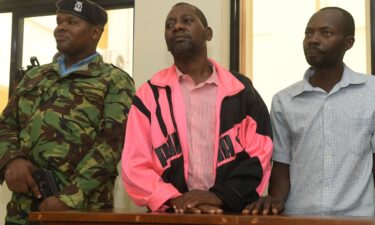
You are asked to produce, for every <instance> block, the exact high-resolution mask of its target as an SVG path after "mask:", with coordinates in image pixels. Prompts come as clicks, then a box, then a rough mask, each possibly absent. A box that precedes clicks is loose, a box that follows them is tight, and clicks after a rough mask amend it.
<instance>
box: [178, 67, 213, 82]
mask: <svg viewBox="0 0 375 225" xmlns="http://www.w3.org/2000/svg"><path fill="white" fill-rule="evenodd" d="M175 67H176V74H177V76H178V79H179V80H181V79H182V77H183V76H188V75H187V74H183V73H182V72H181V71H180V70H179V69H178V68H177V66H175ZM210 67H211V68H212V74H211V76H210V77H209V78H208V79H207V80H206V81H204V82H203V83H202V84H215V85H217V84H218V80H217V79H218V78H217V72H216V68H215V66H214V65H212V64H211V63H210Z"/></svg>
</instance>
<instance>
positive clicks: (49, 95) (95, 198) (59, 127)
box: [0, 55, 135, 224]
mask: <svg viewBox="0 0 375 225" xmlns="http://www.w3.org/2000/svg"><path fill="white" fill-rule="evenodd" d="M58 68H59V66H58V64H57V63H51V64H47V65H43V66H39V67H35V68H33V69H32V70H30V71H28V72H27V73H26V75H25V77H24V78H23V79H22V80H21V82H20V83H19V85H18V87H17V88H16V90H15V94H14V95H13V96H11V98H10V100H9V102H8V105H7V107H6V108H5V109H4V111H3V113H2V115H1V116H0V183H3V182H4V169H5V166H6V164H7V163H8V162H9V161H10V160H12V159H14V158H16V157H24V158H27V159H29V160H30V161H31V162H33V164H34V165H35V166H36V167H43V168H46V169H49V170H52V171H53V173H54V175H55V177H56V179H57V182H58V186H59V188H60V190H61V191H60V192H59V194H58V195H57V196H56V197H57V198H59V199H60V200H61V201H63V202H64V203H65V204H66V205H68V206H70V207H72V208H74V209H98V208H112V207H113V187H114V181H115V178H116V175H117V168H116V166H117V164H118V162H119V160H120V157H121V151H122V147H123V142H124V135H125V122H126V119H127V114H128V111H129V108H130V106H131V102H132V98H133V96H134V92H135V91H134V82H133V80H132V79H131V78H130V76H129V75H128V74H126V73H125V72H124V71H122V70H120V69H118V68H115V67H114V66H112V65H110V64H106V63H104V62H103V59H102V57H101V56H100V55H97V56H96V57H95V58H94V59H93V60H92V61H91V62H90V63H89V64H88V65H86V66H85V68H81V69H80V70H79V71H76V72H73V73H71V74H68V75H66V76H63V77H61V75H60V74H59V72H58V71H59V69H58ZM32 202H33V196H32V193H31V192H30V193H28V194H15V193H13V195H12V198H11V201H10V202H9V203H8V205H7V217H6V220H7V221H9V222H13V223H20V224H25V223H26V218H27V215H28V213H29V212H30V210H31V207H32V205H33V204H32Z"/></svg>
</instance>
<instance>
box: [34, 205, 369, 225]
mask: <svg viewBox="0 0 375 225" xmlns="http://www.w3.org/2000/svg"><path fill="white" fill-rule="evenodd" d="M29 219H30V221H35V222H40V224H41V225H71V224H74V225H88V224H94V225H104V224H112V225H143V224H147V225H156V224H158V225H160V224H164V225H165V224H176V225H197V224H202V225H206V224H207V225H209V224H223V225H225V224H228V225H253V224H254V225H290V224H298V225H316V224H318V225H375V217H315V216H286V215H280V216H250V215H241V214H222V215H221V214H220V215H207V214H200V215H194V214H173V213H148V212H141V211H134V210H126V209H114V210H107V211H65V212H33V213H30V215H29Z"/></svg>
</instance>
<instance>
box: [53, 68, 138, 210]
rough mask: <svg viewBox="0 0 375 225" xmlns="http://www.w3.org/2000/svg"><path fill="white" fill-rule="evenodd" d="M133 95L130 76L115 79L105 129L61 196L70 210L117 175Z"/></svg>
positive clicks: (108, 97)
mask: <svg viewBox="0 0 375 225" xmlns="http://www.w3.org/2000/svg"><path fill="white" fill-rule="evenodd" d="M112 73H113V72H112ZM121 73H123V72H121ZM133 96H134V82H133V80H132V79H131V78H130V77H129V76H127V75H126V76H125V77H124V76H114V79H113V83H111V84H110V85H109V89H108V93H107V95H106V97H105V99H104V106H103V109H102V112H103V113H102V115H103V117H102V119H101V123H102V124H103V126H101V127H102V129H101V131H100V132H99V133H98V135H97V138H96V140H95V142H94V144H93V146H92V147H91V148H90V150H89V151H88V152H87V154H86V155H85V156H84V157H83V158H82V160H81V161H80V162H79V163H78V165H77V167H76V174H75V175H74V176H73V178H72V181H71V183H70V184H69V185H67V186H66V187H65V188H64V189H62V190H61V191H60V193H59V195H58V196H57V197H58V198H59V199H60V200H61V201H62V202H64V203H65V204H66V205H68V206H69V207H72V208H75V209H80V208H82V207H83V206H84V199H85V198H87V197H88V196H89V194H90V193H91V192H92V191H94V190H95V189H96V188H98V187H99V186H100V185H101V184H103V183H106V182H108V179H114V178H113V177H114V176H116V174H117V164H118V162H119V160H120V157H121V151H122V147H123V142H124V136H125V123H126V119H127V115H128V111H129V108H130V106H131V101H132V98H133Z"/></svg>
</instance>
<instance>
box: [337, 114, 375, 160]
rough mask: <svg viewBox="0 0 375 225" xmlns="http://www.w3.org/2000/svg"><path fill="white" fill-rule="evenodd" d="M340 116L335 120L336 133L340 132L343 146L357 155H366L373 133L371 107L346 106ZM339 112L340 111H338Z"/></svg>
mask: <svg viewBox="0 0 375 225" xmlns="http://www.w3.org/2000/svg"><path fill="white" fill-rule="evenodd" d="M344 111H345V112H346V115H345V114H344V115H343V116H342V118H337V119H338V120H337V121H336V124H337V127H338V129H340V130H338V132H337V133H338V134H340V133H342V134H343V136H342V137H341V138H340V139H341V140H342V142H343V147H344V148H347V149H348V150H349V151H350V152H351V153H353V154H354V155H356V156H358V157H363V156H364V155H367V154H368V152H369V151H370V149H371V138H372V135H373V133H374V129H375V127H374V121H373V120H374V118H373V113H374V112H373V111H374V110H372V109H371V108H347V109H343V111H342V112H344ZM340 114H341V113H340Z"/></svg>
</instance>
